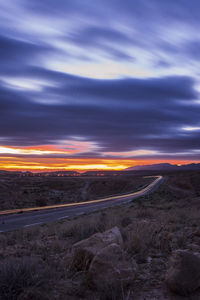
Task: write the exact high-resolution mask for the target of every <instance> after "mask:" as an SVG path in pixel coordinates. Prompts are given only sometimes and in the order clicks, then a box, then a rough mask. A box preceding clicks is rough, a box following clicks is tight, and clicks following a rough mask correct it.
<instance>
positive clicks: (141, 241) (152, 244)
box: [123, 221, 163, 262]
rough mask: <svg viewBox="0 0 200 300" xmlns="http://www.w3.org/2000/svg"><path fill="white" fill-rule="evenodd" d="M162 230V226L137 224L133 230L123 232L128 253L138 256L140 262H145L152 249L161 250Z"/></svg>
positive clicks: (143, 222)
mask: <svg viewBox="0 0 200 300" xmlns="http://www.w3.org/2000/svg"><path fill="white" fill-rule="evenodd" d="M162 228H163V227H162V225H161V224H156V223H151V222H145V221H141V222H135V223H134V224H133V227H132V229H131V230H128V231H127V232H123V237H124V239H125V249H126V251H127V252H128V253H129V254H130V255H137V259H138V262H144V261H145V260H146V258H147V256H148V253H149V251H150V249H151V248H159V245H160V234H161V232H162Z"/></svg>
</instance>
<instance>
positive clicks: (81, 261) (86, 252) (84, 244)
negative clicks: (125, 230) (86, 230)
mask: <svg viewBox="0 0 200 300" xmlns="http://www.w3.org/2000/svg"><path fill="white" fill-rule="evenodd" d="M113 243H115V244H117V245H119V246H122V245H123V240H122V236H121V233H120V231H119V229H118V227H113V228H112V229H109V230H107V231H105V232H103V233H96V234H94V235H92V236H91V237H90V238H88V239H85V240H82V241H80V242H78V243H76V244H74V245H73V247H72V265H71V266H72V268H73V269H76V270H79V271H80V270H88V268H89V265H90V263H91V261H92V259H93V258H94V256H95V255H96V254H97V252H99V251H100V250H101V249H103V248H104V247H106V246H108V245H110V244H113Z"/></svg>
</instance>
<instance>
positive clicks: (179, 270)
mask: <svg viewBox="0 0 200 300" xmlns="http://www.w3.org/2000/svg"><path fill="white" fill-rule="evenodd" d="M166 283H167V285H168V287H169V289H170V290H171V291H172V292H175V293H177V294H180V295H187V294H189V293H191V292H194V291H195V290H197V289H198V288H199V287H200V258H199V257H198V256H197V255H194V254H192V253H190V252H187V251H184V250H176V251H175V252H174V253H173V255H172V257H171V259H170V261H169V268H168V270H167V274H166Z"/></svg>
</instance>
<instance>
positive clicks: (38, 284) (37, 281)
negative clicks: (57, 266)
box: [0, 257, 51, 300]
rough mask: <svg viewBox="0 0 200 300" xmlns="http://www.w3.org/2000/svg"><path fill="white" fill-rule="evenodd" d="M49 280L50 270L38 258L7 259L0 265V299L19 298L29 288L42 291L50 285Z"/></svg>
mask: <svg viewBox="0 0 200 300" xmlns="http://www.w3.org/2000/svg"><path fill="white" fill-rule="evenodd" d="M50 280H51V272H49V269H48V268H47V267H46V266H45V265H43V263H42V262H41V261H40V260H36V259H30V258H28V257H27V258H23V259H16V258H10V259H7V260H6V261H4V262H2V263H1V265H0V299H1V300H15V299H20V297H22V295H23V294H26V293H28V290H29V291H30V290H31V289H35V290H36V291H38V293H39V291H40V292H42V290H45V289H47V287H48V288H49V287H50V286H51V284H49V281H50ZM21 299H22V298H21ZM32 299H33V298H32ZM34 299H36V298H34ZM41 299H45V298H41Z"/></svg>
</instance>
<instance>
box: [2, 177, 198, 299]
mask: <svg viewBox="0 0 200 300" xmlns="http://www.w3.org/2000/svg"><path fill="white" fill-rule="evenodd" d="M199 182H200V174H199V173H183V174H176V175H168V177H167V179H166V180H165V182H164V183H163V184H162V186H160V188H159V189H158V190H157V191H156V192H154V193H152V194H151V195H150V196H146V197H143V198H140V199H137V201H134V202H132V203H130V204H129V205H124V206H121V207H115V208H109V209H105V210H104V211H100V212H95V213H93V214H90V215H84V216H80V217H78V218H74V219H71V220H66V221H62V222H57V223H52V224H49V225H43V226H36V227H33V228H27V229H24V230H20V231H16V232H10V233H4V234H1V235H0V265H1V266H0V299H2V300H4V299H27V300H28V299H30V300H31V299H35V300H37V299H38V300H39V299H44V300H45V299H61V300H62V299H63V300H64V299H70V300H71V299H99V300H104V299H105V300H109V299H111V300H117V299H119V300H121V299H126V300H131V299H134V300H154V299H160V300H181V299H182V300H184V299H188V300H199V299H200V258H199V256H200V184H199Z"/></svg>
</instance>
